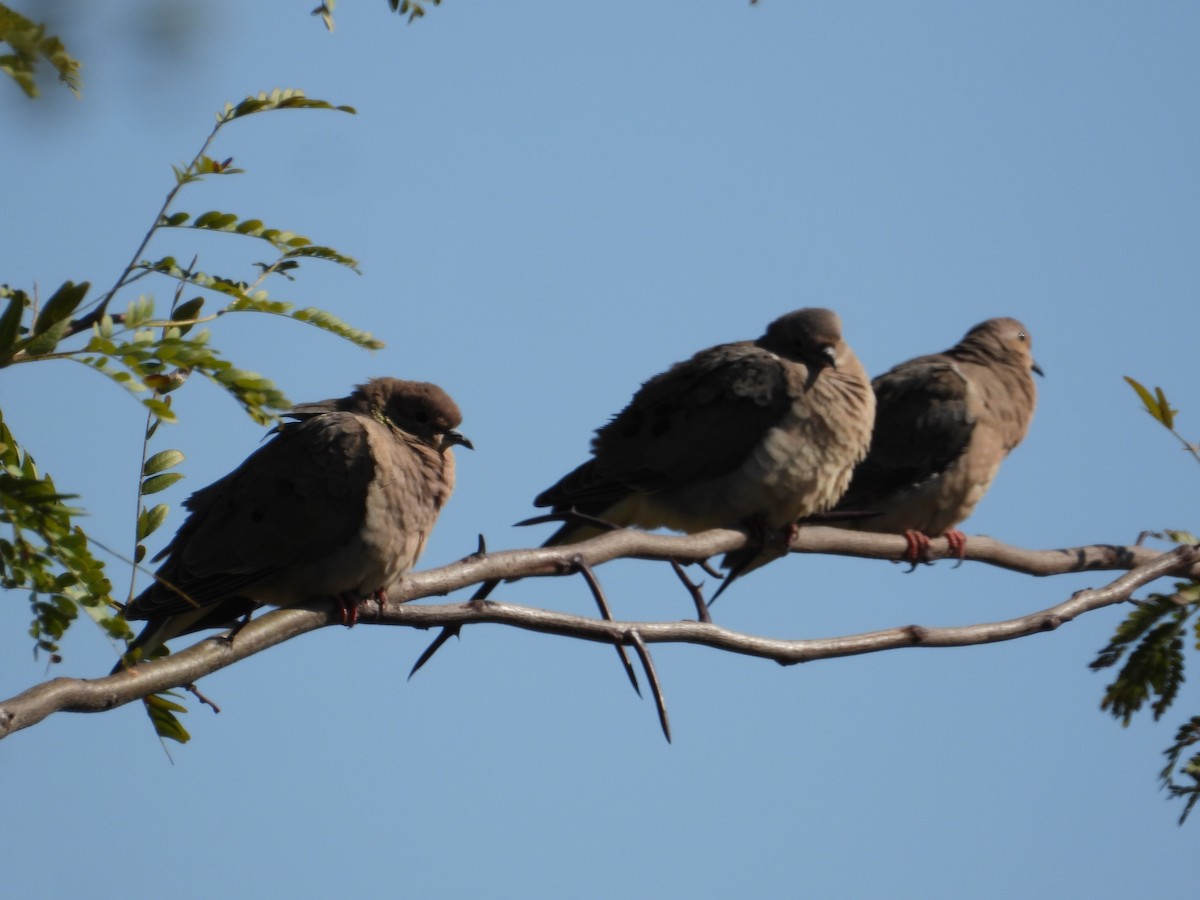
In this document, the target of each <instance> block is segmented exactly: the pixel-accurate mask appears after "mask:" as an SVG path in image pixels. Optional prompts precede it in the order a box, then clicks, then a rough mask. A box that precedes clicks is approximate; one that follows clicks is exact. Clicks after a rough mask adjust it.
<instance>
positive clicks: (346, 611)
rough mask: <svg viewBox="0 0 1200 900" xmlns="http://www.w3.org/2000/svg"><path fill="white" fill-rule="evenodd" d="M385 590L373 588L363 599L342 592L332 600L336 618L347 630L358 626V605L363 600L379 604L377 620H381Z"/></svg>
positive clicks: (349, 592)
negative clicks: (336, 609)
mask: <svg viewBox="0 0 1200 900" xmlns="http://www.w3.org/2000/svg"><path fill="white" fill-rule="evenodd" d="M387 598H388V596H387V590H385V589H384V588H381V587H380V588H375V590H373V591H371V593H370V594H368V595H367V596H366V597H365V598H364V597H359V596H358V594H356V593H354V591H344V592H342V593H340V594H338V595H337V596H336V597H334V598H333V600H334V602H335V603H336V604H337V608H338V618H339V619H340V620H341V623H342V624H343V625H345V626H346V627H347V628H353V627H354V626H355V625H357V624H358V613H359V604H360V603H361V602H362V601H363V600H364V599H366V600H374V601H375V602H376V603H378V604H379V618H381V619H382V618H383V605H384V604H385V603H387Z"/></svg>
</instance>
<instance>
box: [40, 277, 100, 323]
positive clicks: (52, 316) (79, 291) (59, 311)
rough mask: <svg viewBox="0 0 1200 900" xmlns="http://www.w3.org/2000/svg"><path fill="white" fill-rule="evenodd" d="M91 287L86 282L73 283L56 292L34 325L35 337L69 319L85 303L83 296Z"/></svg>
mask: <svg viewBox="0 0 1200 900" xmlns="http://www.w3.org/2000/svg"><path fill="white" fill-rule="evenodd" d="M89 287H91V285H90V284H89V283H88V282H86V281H84V282H82V283H80V284H75V283H74V282H72V281H67V282H64V283H63V285H62V287H60V288H59V289H58V290H57V291H55V292H54V296H52V297H51V298H50V299H49V300H47V301H46V305H45V306H43V307H42V311H41V312H40V313H38V317H37V320H36V321H35V322H34V323H33V333H34V335H39V334H42V333H43V332H45V331H47V330H49V328H50V327H51V326H52V325H54V324H55V323H57V322H61V321H63V320H65V319H67V318H69V317H70V315H71V313H73V312H75V308H76V307H77V306H79V304H80V303H81V302H82V301H83V295H84V294H86V293H87V292H88V288H89Z"/></svg>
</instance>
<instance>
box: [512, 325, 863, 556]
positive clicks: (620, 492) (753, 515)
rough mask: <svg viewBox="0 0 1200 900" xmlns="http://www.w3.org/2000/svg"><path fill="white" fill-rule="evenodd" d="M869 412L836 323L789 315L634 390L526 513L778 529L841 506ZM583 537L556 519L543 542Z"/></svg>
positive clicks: (589, 531)
mask: <svg viewBox="0 0 1200 900" xmlns="http://www.w3.org/2000/svg"><path fill="white" fill-rule="evenodd" d="M874 414H875V398H874V395H873V394H872V393H871V389H870V385H869V383H868V381H867V375H866V372H865V371H864V370H863V367H862V365H861V363H859V361H858V358H857V357H856V356H855V355H854V351H853V350H851V349H850V347H849V345H848V344H846V343H845V342H844V341H843V340H842V327H841V320H840V319H839V318H838V316H837V314H836V313H834V312H832V311H831V310H827V309H816V308H813V309H800V310H796V311H795V312H791V313H788V314H787V315H784V316H781V317H780V318H778V319H776V320H775V321H774V322H772V323H771V324H770V325H769V326H768V327H767V331H766V333H765V334H764V335H763V336H762V337H760V338H758V340H755V341H739V342H737V343H732V344H721V345H719V346H716V347H712V348H710V349H707V350H702V351H700V352H699V353H697V354H696V355H695V356H693V357H692V358H691V359H689V360H686V361H684V362H681V363H677V364H675V365H674V366H672V367H671V368H670V369H668V370H667V371H666V372H664V373H662V374H661V375H657V376H655V377H654V378H652V379H650V380H649V381H647V382H646V383H645V384H644V385H642V387H641V388H640V389H639V390H638V392H637V393H636V394H634V397H633V399H632V400H631V401H630V402H629V405H628V406H626V407H625V408H624V409H623V410H621V412H619V413H618V414H617V415H616V416H615V417H613V419H612V421H610V422H609V423H608V424H607V425H605V426H603V427H602V428H600V429H599V430H598V431H597V432H596V437H595V439H594V440H593V441H592V458H591V459H589V460H588V461H587V462H585V463H584V464H583V465H581V466H579V467H578V468H577V469H575V470H574V471H572V472H571V473H570V474H568V475H566V476H565V477H564V478H562V479H561V480H560V481H558V483H556V484H555V485H553V486H552V487H550V488H548V489H546V490H545V491H543V492H542V493H541V494H539V495H538V496H537V498H536V499H535V500H534V505H535V506H546V507H550V508H551V509H552V510H554V511H555V512H557V513H565V512H567V511H570V510H574V511H575V512H578V513H582V514H584V515H586V516H592V517H595V518H598V519H602V520H604V521H605V522H609V523H612V524H614V525H637V526H639V527H641V528H647V529H649V528H659V527H666V528H671V529H674V530H676V531H683V532H688V533H694V532H698V531H703V530H705V529H709V528H720V527H729V526H732V525H737V524H748V525H750V526H752V528H754V529H756V530H759V531H761V530H763V529H766V530H774V531H777V530H779V529H785V528H787V529H790V528H791V527H792V526H793V525H794V524H795V522H796V521H797V520H798V519H801V518H805V517H807V516H810V515H812V514H814V513H818V512H822V511H824V510H826V509H829V508H830V507H831V506H833V505H834V504H835V503H836V502H837V500H838V498H839V497H841V495H842V493H843V492H844V491H845V490H846V487H847V485H849V483H850V476H851V473H852V471H853V469H854V465H855V464H856V463H857V462H858V461H859V460H861V459H862V458H863V456H864V455H865V454H866V452H867V447H868V445H869V442H870V437H871V423H872V421H873V418H874ZM595 533H596V529H595V528H593V527H590V526H588V525H586V524H582V523H580V522H578V521H572V520H570V519H568V520H567V521H566V522H565V523H564V524H563V526H562V527H561V528H560V529H559V530H558V532H556V533H555V534H554V535H553V536H552V537H551V538H550V540H549V541H548V542H547V543H548V544H550V545H555V544H565V543H571V542H574V541H578V540H583V539H584V538H587V537H590V536H592V535H594V534H595Z"/></svg>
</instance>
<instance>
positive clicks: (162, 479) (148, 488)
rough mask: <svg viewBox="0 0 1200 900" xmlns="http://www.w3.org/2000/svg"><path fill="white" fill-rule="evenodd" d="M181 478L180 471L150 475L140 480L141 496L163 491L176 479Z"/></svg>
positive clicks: (179, 479)
mask: <svg viewBox="0 0 1200 900" xmlns="http://www.w3.org/2000/svg"><path fill="white" fill-rule="evenodd" d="M182 479H183V473H182V472H164V473H163V474H162V475H151V476H150V477H149V478H147V479H146V480H145V481H143V482H142V496H143V497H144V496H146V495H147V494H157V493H158V492H159V491H165V490H166V489H167V488H169V487H170V486H171V485H173V484H174V483H175V482H177V481H181V480H182Z"/></svg>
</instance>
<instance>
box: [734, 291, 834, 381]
mask: <svg viewBox="0 0 1200 900" xmlns="http://www.w3.org/2000/svg"><path fill="white" fill-rule="evenodd" d="M756 343H757V344H758V346H760V347H762V348H763V349H765V350H770V351H771V352H772V353H776V354H778V355H779V356H782V357H784V358H785V359H791V360H795V361H796V362H802V363H804V364H805V365H807V366H808V367H809V369H811V370H812V372H813V373H814V374H815V373H817V372H819V371H820V370H821V369H824V368H827V367H832V368H835V369H836V368H837V367H838V366H839V365H841V364H842V363H843V362H844V361H846V359H847V354H849V353H850V348H849V347H847V346H846V344H845V343H844V342H843V341H842V320H841V319H840V318H839V317H838V314H837V313H835V312H834V311H833V310H831V309H821V308H819V307H809V308H806V309H797V310H795V311H794V312H790V313H788V314H787V315H783V316H780V317H779V318H778V319H776V320H775V321H774V322H772V323H771V324H770V325H768V326H767V333H766V334H764V335H763V336H762V337H760V338H759V339H758V341H757V342H756Z"/></svg>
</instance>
